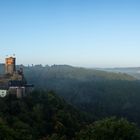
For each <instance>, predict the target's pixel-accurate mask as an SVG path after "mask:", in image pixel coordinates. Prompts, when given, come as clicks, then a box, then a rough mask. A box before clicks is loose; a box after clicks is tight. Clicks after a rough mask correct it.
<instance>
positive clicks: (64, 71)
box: [24, 65, 135, 81]
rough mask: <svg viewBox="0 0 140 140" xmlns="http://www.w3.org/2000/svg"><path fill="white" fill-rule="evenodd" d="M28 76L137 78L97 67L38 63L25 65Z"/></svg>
mask: <svg viewBox="0 0 140 140" xmlns="http://www.w3.org/2000/svg"><path fill="white" fill-rule="evenodd" d="M24 72H25V75H26V77H27V78H28V79H29V80H31V79H33V78H40V79H41V80H47V79H57V78H59V79H73V80H80V81H91V80H94V81H96V80H135V78H134V77H132V76H130V75H128V74H125V73H113V72H105V71H101V70H95V69H87V68H79V67H72V66H68V65H52V66H46V67H42V66H41V65H36V66H32V67H24Z"/></svg>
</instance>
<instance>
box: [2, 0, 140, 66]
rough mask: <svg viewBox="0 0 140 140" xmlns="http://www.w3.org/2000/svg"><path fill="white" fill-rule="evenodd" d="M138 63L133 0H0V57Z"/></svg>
mask: <svg viewBox="0 0 140 140" xmlns="http://www.w3.org/2000/svg"><path fill="white" fill-rule="evenodd" d="M13 54H15V55H16V58H17V64H24V65H28V64H29V65H31V64H43V65H47V64H48V65H53V64H68V65H73V66H82V67H134V66H140V1H139V0H0V63H3V61H4V59H5V56H6V55H8V56H10V55H13Z"/></svg>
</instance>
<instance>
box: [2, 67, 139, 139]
mask: <svg viewBox="0 0 140 140" xmlns="http://www.w3.org/2000/svg"><path fill="white" fill-rule="evenodd" d="M23 69H24V74H25V77H26V79H27V81H28V82H29V83H33V84H34V85H35V89H36V91H34V92H33V93H32V94H31V95H29V96H28V97H26V98H23V99H16V98H14V97H10V96H9V97H6V98H4V99H3V98H2V99H0V105H1V109H0V110H1V111H0V116H1V117H0V127H1V128H0V136H1V138H0V139H4V140H19V139H23V140H26V139H27V140H28V139H29V140H106V139H107V140H112V139H114V140H118V139H121V140H129V139H130V140H139V139H140V132H139V131H140V130H139V128H140V120H139V118H140V103H139V101H140V86H139V85H140V81H139V80H137V79H136V77H135V78H134V77H133V76H130V75H128V74H126V73H119V72H118V73H113V72H105V71H101V70H95V69H86V68H77V67H71V66H67V65H53V66H45V67H43V66H42V65H36V66H28V67H25V66H23ZM0 72H1V73H2V72H3V67H2V65H1V67H0ZM50 91H51V92H50Z"/></svg>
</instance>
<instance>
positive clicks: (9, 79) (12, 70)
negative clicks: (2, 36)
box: [0, 57, 33, 98]
mask: <svg viewBox="0 0 140 140" xmlns="http://www.w3.org/2000/svg"><path fill="white" fill-rule="evenodd" d="M32 90H33V85H31V84H27V81H26V79H25V77H24V73H23V69H22V68H20V69H19V70H16V58H15V57H8V58H6V59H5V74H2V75H0V97H5V96H6V95H8V94H12V95H15V96H16V97H17V98H22V97H24V96H26V95H27V94H29V93H30V92H31V91H32Z"/></svg>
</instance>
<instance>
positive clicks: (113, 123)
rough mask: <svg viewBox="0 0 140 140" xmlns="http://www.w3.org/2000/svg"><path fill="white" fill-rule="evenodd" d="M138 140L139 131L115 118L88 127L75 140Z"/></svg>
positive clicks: (122, 120) (132, 125) (139, 138)
mask: <svg viewBox="0 0 140 140" xmlns="http://www.w3.org/2000/svg"><path fill="white" fill-rule="evenodd" d="M79 139H80V140H140V130H139V129H138V128H137V126H136V125H135V124H134V123H130V122H128V121H127V120H126V119H123V118H121V119H117V118H116V117H112V118H106V119H103V120H100V121H96V122H94V123H93V124H91V125H88V126H87V127H86V128H85V129H83V130H81V131H80V132H79V133H78V134H77V140H79Z"/></svg>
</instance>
